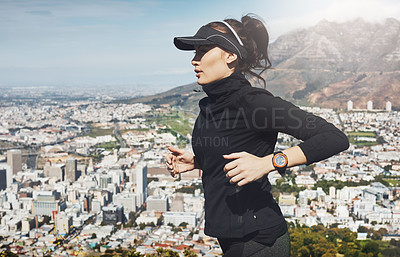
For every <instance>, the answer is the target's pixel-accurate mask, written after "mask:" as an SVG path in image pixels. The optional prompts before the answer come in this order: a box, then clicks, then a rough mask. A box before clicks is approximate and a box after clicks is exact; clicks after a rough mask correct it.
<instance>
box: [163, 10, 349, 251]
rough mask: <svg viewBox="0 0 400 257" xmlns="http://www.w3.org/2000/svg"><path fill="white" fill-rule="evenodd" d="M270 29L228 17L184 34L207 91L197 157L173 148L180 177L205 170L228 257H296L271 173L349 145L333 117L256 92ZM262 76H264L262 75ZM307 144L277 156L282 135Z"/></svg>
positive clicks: (208, 219) (180, 42) (216, 233)
mask: <svg viewBox="0 0 400 257" xmlns="http://www.w3.org/2000/svg"><path fill="white" fill-rule="evenodd" d="M268 41H269V36H268V32H267V30H266V28H265V26H264V24H263V22H262V21H261V20H260V19H257V18H254V17H252V16H250V15H246V16H243V17H242V19H241V21H238V20H235V19H226V20H224V21H216V22H211V23H209V24H207V25H205V26H202V27H201V28H200V29H199V30H198V31H197V33H196V34H195V35H194V36H191V37H176V38H174V44H175V46H176V47H177V48H178V49H181V50H195V56H194V58H193V60H192V65H193V66H194V71H195V73H196V77H197V83H198V84H200V85H201V86H202V88H203V90H204V92H205V93H206V94H207V97H205V98H203V99H201V100H200V102H199V106H200V114H199V115H198V117H197V120H196V123H195V125H194V129H193V134H192V147H193V152H194V155H193V154H191V153H190V152H188V151H185V150H183V149H177V148H174V147H169V150H170V151H171V153H170V154H169V155H168V156H167V158H166V166H167V168H168V169H169V171H170V172H171V174H172V175H173V176H175V175H176V174H178V173H182V172H186V171H189V170H193V169H195V168H198V169H201V170H202V171H203V173H202V181H203V187H204V196H205V233H206V234H207V235H210V236H213V237H216V238H218V241H219V243H220V246H221V248H222V250H223V252H224V256H274V257H279V256H289V255H290V239H289V234H288V230H287V227H286V222H285V219H284V217H283V215H282V213H281V211H280V208H279V206H278V204H277V203H276V202H275V201H274V199H273V197H272V195H271V193H270V190H271V184H270V182H269V180H268V173H270V172H271V171H274V170H277V171H278V172H279V173H281V175H284V174H285V170H286V168H288V167H293V166H296V165H302V164H307V165H308V164H311V163H314V162H318V161H320V160H323V159H326V158H328V157H330V156H332V155H335V154H337V153H339V152H341V151H343V150H345V149H347V148H348V146H349V142H348V139H347V137H346V136H345V135H344V134H343V133H342V132H341V131H340V130H339V129H337V128H336V127H335V126H334V125H332V124H331V123H328V122H327V121H326V120H324V119H322V118H320V117H318V116H315V115H313V114H311V113H307V112H305V111H303V110H301V109H300V108H298V107H296V106H295V105H293V104H291V103H290V102H287V101H285V100H282V99H281V98H279V97H275V96H273V95H272V94H271V93H269V92H268V91H267V90H265V89H261V88H255V87H252V86H251V85H250V83H249V81H248V80H247V79H246V77H245V75H247V76H255V77H257V78H258V79H259V80H261V81H263V82H264V83H265V81H264V79H263V78H262V77H261V76H260V72H263V71H265V70H266V69H268V68H270V66H271V63H270V60H269V58H268ZM257 71H258V73H257ZM279 132H281V133H286V134H289V135H292V136H294V137H296V138H298V139H300V140H302V142H301V143H300V144H299V145H297V146H294V147H291V148H288V149H285V150H283V151H278V152H274V148H275V144H276V141H277V135H278V133H279Z"/></svg>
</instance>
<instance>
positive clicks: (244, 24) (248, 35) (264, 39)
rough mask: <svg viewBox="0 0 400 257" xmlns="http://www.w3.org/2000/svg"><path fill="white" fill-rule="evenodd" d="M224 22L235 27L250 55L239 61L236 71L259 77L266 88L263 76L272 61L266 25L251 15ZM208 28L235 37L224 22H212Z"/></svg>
mask: <svg viewBox="0 0 400 257" xmlns="http://www.w3.org/2000/svg"><path fill="white" fill-rule="evenodd" d="M224 21H225V22H227V23H228V24H229V25H230V26H231V27H233V29H234V30H235V32H236V33H237V34H238V35H239V37H240V39H241V41H242V42H243V44H244V47H245V48H246V50H247V53H248V56H247V58H246V59H244V60H242V59H238V64H237V66H236V70H239V71H242V72H244V73H248V74H250V75H252V76H255V77H257V78H258V79H259V80H261V81H262V82H263V84H264V87H265V86H266V81H265V79H264V78H263V77H262V76H261V74H262V73H263V72H264V71H265V70H267V69H269V68H271V61H270V60H269V57H268V43H269V35H268V31H267V29H266V27H265V25H264V23H263V22H262V20H261V19H260V18H255V17H254V15H251V16H250V15H249V14H248V15H245V16H243V17H242V19H241V21H238V20H235V19H226V20H224ZM207 26H210V27H211V28H213V29H216V30H219V31H221V32H222V33H225V34H229V35H231V36H233V37H235V35H233V33H232V31H231V30H230V28H228V27H227V26H226V25H225V24H224V23H222V22H211V23H209V24H207Z"/></svg>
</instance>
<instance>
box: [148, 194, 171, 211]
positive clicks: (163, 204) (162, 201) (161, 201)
mask: <svg viewBox="0 0 400 257" xmlns="http://www.w3.org/2000/svg"><path fill="white" fill-rule="evenodd" d="M146 210H148V211H159V212H166V211H168V198H167V197H166V196H161V195H151V196H149V197H148V198H147V200H146Z"/></svg>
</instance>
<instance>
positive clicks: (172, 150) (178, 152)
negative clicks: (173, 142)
mask: <svg viewBox="0 0 400 257" xmlns="http://www.w3.org/2000/svg"><path fill="white" fill-rule="evenodd" d="M168 150H170V151H171V152H172V153H173V154H183V153H184V150H182V149H179V148H175V147H173V146H168Z"/></svg>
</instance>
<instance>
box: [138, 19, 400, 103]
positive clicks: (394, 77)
mask: <svg viewBox="0 0 400 257" xmlns="http://www.w3.org/2000/svg"><path fill="white" fill-rule="evenodd" d="M270 57H271V61H272V64H273V69H270V70H268V71H267V72H266V73H265V75H264V76H265V78H266V80H267V89H268V90H269V91H271V92H272V93H273V94H275V95H279V96H281V97H283V98H285V99H287V100H290V101H294V102H296V103H298V104H303V105H316V106H321V107H337V108H345V107H346V102H347V101H348V100H352V101H353V102H354V106H355V107H356V108H363V107H364V108H365V106H366V103H367V101H368V100H372V101H373V102H374V106H375V107H376V108H383V106H384V105H385V102H386V101H391V102H392V105H393V107H394V108H400V102H399V101H398V98H399V96H400V22H399V21H398V20H396V19H393V18H389V19H386V20H385V21H384V22H382V23H369V22H365V21H364V20H362V19H357V20H354V21H351V22H346V23H335V22H329V21H326V20H322V21H321V22H319V23H318V24H317V25H315V26H313V27H310V28H307V29H301V30H295V31H292V32H290V33H288V34H285V35H283V36H281V37H279V38H278V39H277V40H276V41H275V42H273V43H272V44H271V45H270ZM195 89H200V87H199V86H197V85H196V84H189V85H185V86H180V87H177V88H174V89H172V90H169V91H166V92H164V93H162V94H158V95H155V96H152V97H146V98H142V99H137V100H135V101H142V102H147V103H170V104H172V105H181V106H183V107H184V108H187V109H191V110H195V109H197V101H198V100H199V99H200V98H202V97H203V96H204V93H198V92H194V91H193V90H195Z"/></svg>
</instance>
